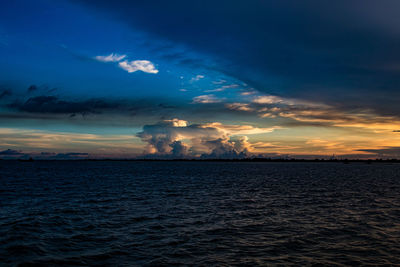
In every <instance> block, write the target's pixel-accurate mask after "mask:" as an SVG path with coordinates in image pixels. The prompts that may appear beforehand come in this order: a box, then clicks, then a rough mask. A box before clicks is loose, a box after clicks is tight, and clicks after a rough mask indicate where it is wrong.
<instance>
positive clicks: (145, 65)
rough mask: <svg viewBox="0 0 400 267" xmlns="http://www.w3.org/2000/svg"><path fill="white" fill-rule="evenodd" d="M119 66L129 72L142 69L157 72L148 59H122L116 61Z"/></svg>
mask: <svg viewBox="0 0 400 267" xmlns="http://www.w3.org/2000/svg"><path fill="white" fill-rule="evenodd" d="M118 65H119V67H120V68H122V69H124V70H126V71H127V72H129V73H132V72H135V71H143V72H147V73H153V74H156V73H158V70H157V69H156V67H155V66H154V64H153V63H151V62H150V61H148V60H133V61H127V60H125V61H122V62H119V63H118Z"/></svg>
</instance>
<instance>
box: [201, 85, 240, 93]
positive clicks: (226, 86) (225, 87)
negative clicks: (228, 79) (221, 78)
mask: <svg viewBox="0 0 400 267" xmlns="http://www.w3.org/2000/svg"><path fill="white" fill-rule="evenodd" d="M238 87H239V85H238V84H229V85H224V86H221V87H219V88H216V89H211V90H206V91H204V92H209V93H211V92H223V91H225V90H226V89H234V88H238Z"/></svg>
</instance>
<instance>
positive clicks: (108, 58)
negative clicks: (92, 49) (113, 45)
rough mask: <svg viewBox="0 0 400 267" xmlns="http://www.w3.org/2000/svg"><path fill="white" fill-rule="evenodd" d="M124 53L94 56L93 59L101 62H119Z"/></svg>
mask: <svg viewBox="0 0 400 267" xmlns="http://www.w3.org/2000/svg"><path fill="white" fill-rule="evenodd" d="M125 57H126V55H120V54H114V53H111V54H109V55H108V56H96V57H95V59H96V60H98V61H101V62H119V61H121V60H123V59H124V58H125Z"/></svg>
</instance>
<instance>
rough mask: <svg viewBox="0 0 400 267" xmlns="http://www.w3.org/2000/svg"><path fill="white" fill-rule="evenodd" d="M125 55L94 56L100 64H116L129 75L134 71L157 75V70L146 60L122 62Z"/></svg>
mask: <svg viewBox="0 0 400 267" xmlns="http://www.w3.org/2000/svg"><path fill="white" fill-rule="evenodd" d="M126 57H127V55H120V54H114V53H111V54H110V55H108V56H96V57H95V59H96V60H97V61H100V62H118V66H119V67H120V68H121V69H123V70H126V71H127V72H129V73H132V72H136V71H143V72H146V73H153V74H156V73H158V70H157V69H156V67H155V66H154V64H153V63H152V62H150V61H148V60H132V61H129V60H124V61H121V60H123V59H125V58H126Z"/></svg>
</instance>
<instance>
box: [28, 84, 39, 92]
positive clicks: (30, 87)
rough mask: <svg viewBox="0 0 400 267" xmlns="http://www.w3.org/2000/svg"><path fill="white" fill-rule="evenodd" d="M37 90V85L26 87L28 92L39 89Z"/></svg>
mask: <svg viewBox="0 0 400 267" xmlns="http://www.w3.org/2000/svg"><path fill="white" fill-rule="evenodd" d="M37 90H38V87H37V86H36V85H34V84H32V85H31V86H29V87H28V89H26V92H27V93H32V92H34V91H37Z"/></svg>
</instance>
